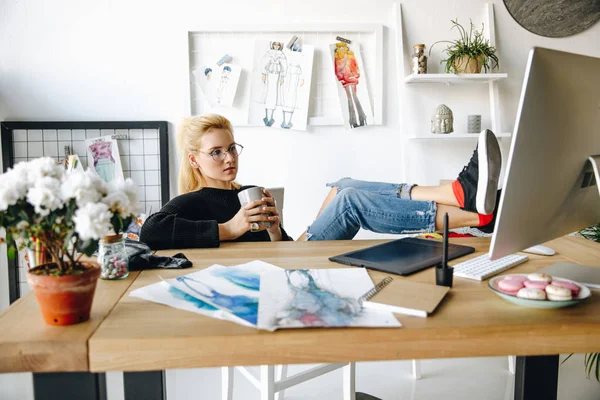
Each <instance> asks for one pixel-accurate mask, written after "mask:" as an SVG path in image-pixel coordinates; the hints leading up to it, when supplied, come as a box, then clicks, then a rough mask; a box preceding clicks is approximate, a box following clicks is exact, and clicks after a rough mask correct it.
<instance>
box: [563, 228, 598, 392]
mask: <svg viewBox="0 0 600 400" xmlns="http://www.w3.org/2000/svg"><path fill="white" fill-rule="evenodd" d="M579 234H580V235H581V236H583V237H584V238H586V239H588V240H593V241H594V242H599V243H600V224H596V225H594V226H590V227H588V228H585V229H582V230H580V231H579ZM572 355H573V354H569V356H568V357H567V358H565V359H564V360H563V363H564V362H565V361H567V360H568V359H569V358H571V356H572ZM561 364H562V363H561ZM583 364H584V365H585V375H586V377H587V378H588V379H590V375H591V374H592V372H593V373H594V377H595V378H596V380H597V381H598V382H600V353H586V355H585V358H584V359H583Z"/></svg>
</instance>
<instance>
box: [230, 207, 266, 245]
mask: <svg viewBox="0 0 600 400" xmlns="http://www.w3.org/2000/svg"><path fill="white" fill-rule="evenodd" d="M263 207H267V206H266V202H265V201H263V200H255V201H252V202H250V203H248V204H246V205H245V206H243V207H242V208H240V211H238V212H237V214H235V216H234V217H233V218H231V219H230V220H229V221H227V222H225V223H224V224H219V240H234V239H237V238H239V237H240V236H242V235H243V234H244V233H246V232H248V231H249V230H251V229H252V224H253V223H258V222H269V219H268V218H269V217H268V216H267V215H263V214H265V213H267V212H269V211H264V210H263ZM267 209H270V207H267ZM265 229H267V228H266V227H265V226H263V225H260V224H258V230H259V231H264V230H265Z"/></svg>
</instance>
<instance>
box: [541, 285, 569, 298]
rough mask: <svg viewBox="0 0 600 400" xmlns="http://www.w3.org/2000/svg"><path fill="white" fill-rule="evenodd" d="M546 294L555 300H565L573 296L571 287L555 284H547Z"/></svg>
mask: <svg viewBox="0 0 600 400" xmlns="http://www.w3.org/2000/svg"><path fill="white" fill-rule="evenodd" d="M546 295H547V296H548V300H553V301H565V300H571V299H572V298H573V296H571V290H570V289H567V288H566V287H561V286H554V285H548V286H546Z"/></svg>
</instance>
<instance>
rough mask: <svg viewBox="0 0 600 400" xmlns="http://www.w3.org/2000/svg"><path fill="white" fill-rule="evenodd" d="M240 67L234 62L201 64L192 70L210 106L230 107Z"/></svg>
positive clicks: (238, 78)
mask: <svg viewBox="0 0 600 400" xmlns="http://www.w3.org/2000/svg"><path fill="white" fill-rule="evenodd" d="M241 71H242V69H241V67H240V66H238V65H236V64H223V65H222V66H218V65H216V64H214V65H212V64H211V65H203V66H201V67H199V68H196V69H194V70H193V71H192V72H193V74H194V78H195V81H196V84H197V85H198V86H200V89H201V90H202V93H203V94H204V98H205V99H206V101H207V102H208V104H209V105H210V107H213V108H214V107H232V106H233V100H234V98H235V94H236V91H237V86H238V83H239V80H240V75H241Z"/></svg>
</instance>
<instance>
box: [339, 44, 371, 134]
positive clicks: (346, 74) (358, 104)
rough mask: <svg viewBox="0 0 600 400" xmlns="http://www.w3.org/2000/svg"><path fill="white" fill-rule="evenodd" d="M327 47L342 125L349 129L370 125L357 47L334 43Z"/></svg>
mask: <svg viewBox="0 0 600 400" xmlns="http://www.w3.org/2000/svg"><path fill="white" fill-rule="evenodd" d="M329 48H330V50H331V59H332V60H333V73H334V74H335V76H336V80H337V81H338V84H337V85H336V86H337V89H338V97H339V99H340V107H341V108H342V116H343V119H344V126H345V127H346V128H347V129H351V128H359V127H362V126H367V125H373V123H374V118H373V109H372V108H371V100H370V99H369V90H368V87H367V76H366V74H365V68H364V67H363V66H364V64H363V61H362V57H361V54H360V45H359V44H357V43H352V44H346V43H342V42H338V43H334V44H331V45H330V46H329Z"/></svg>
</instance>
